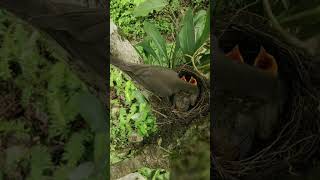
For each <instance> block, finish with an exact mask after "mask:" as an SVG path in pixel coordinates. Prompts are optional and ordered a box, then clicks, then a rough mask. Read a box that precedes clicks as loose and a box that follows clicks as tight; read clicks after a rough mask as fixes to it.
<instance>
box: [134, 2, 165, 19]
mask: <svg viewBox="0 0 320 180" xmlns="http://www.w3.org/2000/svg"><path fill="white" fill-rule="evenodd" d="M167 4H168V2H167V1H166V0H146V1H144V2H142V3H140V4H139V5H138V6H136V8H135V9H134V11H133V15H135V16H136V17H138V16H147V15H148V14H149V13H151V12H152V11H153V10H155V11H160V10H162V9H163V8H164V7H165V6H166V5H167Z"/></svg>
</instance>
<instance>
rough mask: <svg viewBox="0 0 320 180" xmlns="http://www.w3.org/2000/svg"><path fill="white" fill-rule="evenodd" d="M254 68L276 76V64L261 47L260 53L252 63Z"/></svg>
mask: <svg viewBox="0 0 320 180" xmlns="http://www.w3.org/2000/svg"><path fill="white" fill-rule="evenodd" d="M254 66H255V67H257V68H259V69H261V70H263V71H265V72H266V73H268V74H270V75H272V76H273V77H277V76H278V64H277V62H276V60H275V58H274V57H273V56H272V55H271V54H269V53H268V52H267V51H266V50H265V49H264V48H263V46H261V48H260V52H259V54H258V56H257V57H256V59H255V61H254Z"/></svg>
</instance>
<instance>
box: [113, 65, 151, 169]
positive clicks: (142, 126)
mask: <svg viewBox="0 0 320 180" xmlns="http://www.w3.org/2000/svg"><path fill="white" fill-rule="evenodd" d="M110 87H111V89H112V90H111V93H114V94H115V95H114V96H115V97H113V98H112V99H111V109H110V113H111V116H110V118H111V121H110V124H111V128H110V140H111V162H112V163H114V162H116V161H119V160H120V159H118V158H117V154H118V153H117V152H116V150H117V149H119V148H121V147H125V146H126V145H127V144H128V143H129V141H128V138H129V137H130V136H131V135H132V134H133V133H138V134H139V136H142V137H148V136H149V135H150V134H151V133H153V132H155V131H156V130H157V129H156V124H155V117H154V116H153V115H152V110H151V107H150V105H149V103H148V102H147V100H146V99H145V97H144V96H143V95H142V94H141V92H140V91H139V90H138V89H137V88H136V87H135V85H134V84H133V82H132V81H130V80H128V78H127V77H126V76H124V74H122V73H121V72H120V71H119V70H117V69H115V68H111V70H110Z"/></svg>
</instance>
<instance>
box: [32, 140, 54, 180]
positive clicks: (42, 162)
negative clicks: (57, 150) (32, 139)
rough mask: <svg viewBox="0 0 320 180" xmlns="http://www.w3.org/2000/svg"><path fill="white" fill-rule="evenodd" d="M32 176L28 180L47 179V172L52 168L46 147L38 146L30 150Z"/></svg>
mask: <svg viewBox="0 0 320 180" xmlns="http://www.w3.org/2000/svg"><path fill="white" fill-rule="evenodd" d="M30 168H31V170H30V175H29V176H28V179H30V180H38V179H44V178H45V175H46V174H45V170H50V169H51V168H52V162H51V156H50V154H49V152H48V148H47V147H45V146H41V145H37V146H34V147H32V148H31V150H30Z"/></svg>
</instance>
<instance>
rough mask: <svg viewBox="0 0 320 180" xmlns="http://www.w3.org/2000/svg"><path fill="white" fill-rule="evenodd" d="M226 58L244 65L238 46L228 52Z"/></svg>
mask: <svg viewBox="0 0 320 180" xmlns="http://www.w3.org/2000/svg"><path fill="white" fill-rule="evenodd" d="M226 56H227V57H228V58H230V59H232V60H234V61H236V62H238V63H240V64H243V63H244V61H243V57H242V55H241V53H240V50H239V45H238V44H237V45H236V46H235V47H234V48H233V49H232V50H231V51H230V52H228V53H227V54H226Z"/></svg>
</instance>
